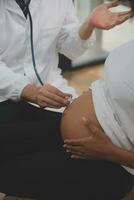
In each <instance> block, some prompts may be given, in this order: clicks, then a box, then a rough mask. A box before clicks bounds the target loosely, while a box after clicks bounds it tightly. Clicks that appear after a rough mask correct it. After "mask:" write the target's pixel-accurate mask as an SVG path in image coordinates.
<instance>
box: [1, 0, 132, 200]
mask: <svg viewBox="0 0 134 200" xmlns="http://www.w3.org/2000/svg"><path fill="white" fill-rule="evenodd" d="M28 4H29V10H30V12H31V14H30V13H29V10H28V9H27V6H26V5H25V4H24V1H22V0H1V1H0V158H1V163H0V190H1V191H2V192H5V193H8V194H14V195H23V196H25V195H29V196H31V197H35V198H37V199H42V200H44V199H45V198H47V199H49V200H51V199H53V197H52V196H53V195H55V198H56V199H57V197H58V199H60V198H61V199H63V196H62V195H61V193H60V192H59V188H60V187H61V190H63V191H65V192H66V191H69V192H68V195H69V194H70V195H71V196H69V199H74V198H75V199H76V197H77V199H78V198H79V199H82V198H83V197H84V196H83V195H87V193H88V191H85V192H84V194H83V192H82V191H83V189H84V187H82V184H81V180H83V181H84V180H85V176H84V175H83V174H82V173H81V175H80V180H79V178H78V177H77V173H76V171H77V170H76V169H74V168H73V164H72V161H67V160H66V157H65V155H64V153H63V151H62V148H60V146H61V142H62V141H61V138H60V130H59V129H60V119H61V114H60V113H59V112H60V110H59V108H64V107H66V106H67V105H68V104H69V100H68V98H70V97H71V96H72V95H73V96H76V93H75V91H74V89H73V88H70V87H68V86H67V83H66V81H65V80H64V79H63V77H62V76H61V71H60V69H59V68H58V53H62V54H64V55H66V56H67V57H69V58H70V59H74V58H76V57H78V56H80V55H81V54H83V53H84V52H85V51H86V50H87V49H88V48H89V45H90V42H91V41H92V36H91V35H92V32H93V30H94V28H100V29H110V28H113V27H114V26H116V25H118V24H121V23H123V22H124V21H126V20H127V19H128V18H130V17H131V15H132V13H131V12H121V13H112V12H110V11H109V8H111V7H114V6H117V5H118V4H117V3H107V4H103V5H101V6H99V7H98V8H96V9H95V10H94V11H93V12H92V14H91V15H90V16H89V17H87V19H86V20H85V21H84V23H83V24H81V25H80V24H79V23H78V20H77V18H76V16H75V14H74V7H73V3H72V0H55V1H52V0H45V1H44V0H36V1H33V0H32V1H28ZM31 16H32V20H33V35H32V34H30V25H31V24H30V20H31ZM32 36H34V37H33V46H34V56H35V58H36V69H35V68H34V67H33V61H32V60H33V57H32V55H31V43H30V41H31V38H32ZM32 50H33V49H32ZM35 71H36V73H35ZM27 102H28V103H27ZM43 108H45V109H43ZM52 111H54V112H52ZM66 161H67V162H66ZM77 166H78V167H77V169H80V171H81V172H82V171H83V170H82V168H83V169H84V170H85V172H86V171H87V173H88V168H87V167H86V166H88V165H87V163H86V166H85V165H84V164H83V163H82V162H80V163H79V164H78V163H77ZM86 169H87V170H86ZM72 171H73V172H75V173H73V175H70V172H72ZM79 174H80V173H79ZM72 179H73V180H72ZM76 181H77V184H76ZM74 183H75V184H74ZM50 185H51V187H49V186H50ZM74 185H75V187H74ZM78 187H80V188H81V190H77V189H78ZM51 191H52V192H51ZM76 191H77V192H76ZM65 192H64V194H65ZM81 194H82V197H81ZM56 195H57V196H56ZM60 195H61V196H60ZM68 195H67V194H66V198H67V199H68V197H67V196H68ZM73 195H74V196H73ZM48 196H49V198H48ZM64 199H65V198H64ZM83 199H86V196H85V198H83Z"/></svg>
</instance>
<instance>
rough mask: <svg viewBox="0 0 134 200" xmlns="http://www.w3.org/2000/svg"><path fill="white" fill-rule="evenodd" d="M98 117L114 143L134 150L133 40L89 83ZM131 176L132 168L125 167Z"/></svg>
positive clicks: (109, 59)
mask: <svg viewBox="0 0 134 200" xmlns="http://www.w3.org/2000/svg"><path fill="white" fill-rule="evenodd" d="M92 93H93V102H94V106H95V111H96V115H97V118H98V120H99V122H100V124H101V126H102V127H103V129H104V131H105V132H106V133H107V134H108V136H109V137H110V138H111V140H112V141H113V143H114V144H116V145H118V146H119V147H122V148H125V149H127V150H132V151H134V40H132V41H130V42H128V43H127V44H125V45H122V46H120V47H118V48H116V49H115V50H114V51H113V52H112V53H111V54H110V56H109V57H108V59H107V60H106V63H105V79H104V80H101V81H96V82H94V83H93V84H92ZM126 169H127V170H128V171H129V172H130V173H132V174H133V175H134V169H130V168H126Z"/></svg>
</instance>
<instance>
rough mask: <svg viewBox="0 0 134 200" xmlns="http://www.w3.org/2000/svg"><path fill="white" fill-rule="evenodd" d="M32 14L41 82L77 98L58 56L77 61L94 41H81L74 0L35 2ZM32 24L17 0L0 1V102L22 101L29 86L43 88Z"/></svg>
mask: <svg viewBox="0 0 134 200" xmlns="http://www.w3.org/2000/svg"><path fill="white" fill-rule="evenodd" d="M30 11H31V15H32V18H33V29H34V31H33V32H34V48H35V58H36V64H37V70H38V73H39V75H40V77H41V79H42V80H43V82H44V84H45V83H49V84H52V85H54V86H56V87H57V88H59V89H61V90H62V91H64V92H69V93H70V92H71V93H73V94H74V95H75V91H74V89H72V88H70V87H68V86H67V83H66V81H65V80H64V79H63V77H62V76H61V70H60V69H59V68H58V61H59V60H58V53H59V52H60V53H62V54H64V55H66V56H67V57H69V58H70V59H74V58H76V57H78V56H80V55H81V54H82V53H84V52H85V50H86V49H87V48H88V47H89V43H90V41H92V38H91V39H90V41H84V40H81V39H80V37H79V34H78V29H79V26H80V25H79V23H78V20H77V18H76V16H75V14H74V7H73V3H72V0H32V1H31V3H30ZM29 24H30V23H29V18H28V19H27V20H26V18H25V17H24V15H23V13H22V11H21V9H20V8H19V6H18V4H17V3H16V2H15V0H1V1H0V102H2V101H5V100H7V99H12V100H14V101H17V100H19V98H20V94H21V92H22V90H23V88H24V87H25V86H26V85H27V84H29V83H31V84H35V85H40V84H39V82H38V80H37V77H36V75H35V72H34V69H33V65H32V59H31V47H30V30H29V27H30V26H29Z"/></svg>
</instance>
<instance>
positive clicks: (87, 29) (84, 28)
mask: <svg viewBox="0 0 134 200" xmlns="http://www.w3.org/2000/svg"><path fill="white" fill-rule="evenodd" d="M94 28H95V27H94V26H93V25H92V24H91V22H90V20H89V19H86V20H85V22H84V23H83V24H82V25H81V27H80V29H79V35H80V38H81V39H82V40H87V39H88V38H89V37H90V36H91V34H92V32H93V30H94Z"/></svg>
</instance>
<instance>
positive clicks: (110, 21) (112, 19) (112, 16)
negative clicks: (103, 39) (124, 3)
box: [88, 1, 133, 30]
mask: <svg viewBox="0 0 134 200" xmlns="http://www.w3.org/2000/svg"><path fill="white" fill-rule="evenodd" d="M118 5H119V3H118V2H117V1H116V2H112V3H104V4H102V5H100V6H99V7H97V8H96V9H95V10H94V11H93V12H92V13H91V15H90V16H89V18H88V20H89V24H90V25H91V26H93V27H95V28H99V29H106V30H109V29H111V28H113V27H115V26H116V25H119V24H121V23H123V22H125V21H126V20H128V19H129V18H130V17H132V16H133V12H132V11H124V12H116V13H115V12H111V11H110V10H109V9H110V8H113V7H116V6H118Z"/></svg>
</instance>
